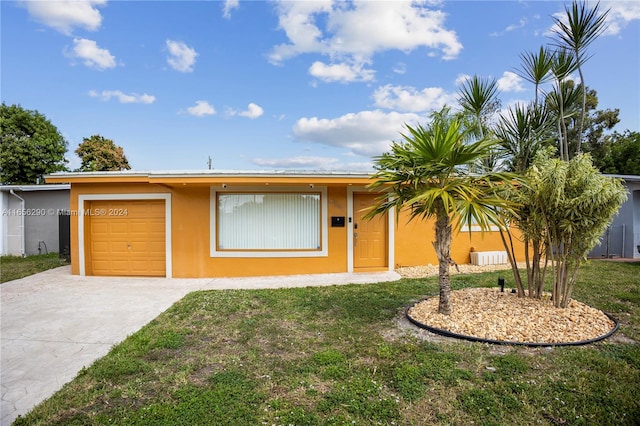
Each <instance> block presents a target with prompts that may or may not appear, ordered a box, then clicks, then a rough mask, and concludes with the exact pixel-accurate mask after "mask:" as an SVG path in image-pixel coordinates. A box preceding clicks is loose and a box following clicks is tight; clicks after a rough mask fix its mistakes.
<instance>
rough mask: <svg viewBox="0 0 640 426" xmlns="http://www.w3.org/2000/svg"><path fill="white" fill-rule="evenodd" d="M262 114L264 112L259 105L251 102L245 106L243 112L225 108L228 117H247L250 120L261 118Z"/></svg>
mask: <svg viewBox="0 0 640 426" xmlns="http://www.w3.org/2000/svg"><path fill="white" fill-rule="evenodd" d="M262 114H264V110H263V109H262V107H261V106H260V105H257V104H254V103H253V102H251V103H250V104H249V105H247V109H246V110H244V111H238V110H235V109H233V108H227V110H226V115H227V116H229V117H233V116H235V115H240V116H242V117H248V118H250V119H252V120H253V119H255V118H258V117H261V116H262Z"/></svg>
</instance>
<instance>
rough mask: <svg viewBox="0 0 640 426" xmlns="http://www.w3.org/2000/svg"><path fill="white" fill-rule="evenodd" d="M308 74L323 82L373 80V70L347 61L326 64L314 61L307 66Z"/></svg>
mask: <svg viewBox="0 0 640 426" xmlns="http://www.w3.org/2000/svg"><path fill="white" fill-rule="evenodd" d="M309 74H311V75H312V76H314V77H316V78H319V79H320V80H322V81H325V82H340V83H349V82H353V81H373V79H374V77H375V71H374V70H371V69H363V64H354V65H349V64H347V63H341V64H331V65H327V64H325V63H323V62H320V61H316V62H314V63H313V65H311V67H310V68H309Z"/></svg>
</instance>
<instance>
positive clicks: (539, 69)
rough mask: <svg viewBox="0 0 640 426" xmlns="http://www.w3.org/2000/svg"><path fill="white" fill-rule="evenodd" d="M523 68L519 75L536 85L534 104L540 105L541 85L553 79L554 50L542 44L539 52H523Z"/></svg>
mask: <svg viewBox="0 0 640 426" xmlns="http://www.w3.org/2000/svg"><path fill="white" fill-rule="evenodd" d="M520 59H521V60H522V69H521V70H519V71H520V72H518V75H519V76H520V77H522V78H524V79H525V80H527V81H528V82H530V83H533V84H534V85H535V100H534V102H533V103H534V105H538V98H539V93H540V85H541V84H544V83H547V82H549V81H551V80H552V78H553V75H552V74H551V67H552V66H553V52H552V51H551V50H549V49H548V48H546V47H544V46H540V50H539V51H538V53H532V52H527V53H522V54H520Z"/></svg>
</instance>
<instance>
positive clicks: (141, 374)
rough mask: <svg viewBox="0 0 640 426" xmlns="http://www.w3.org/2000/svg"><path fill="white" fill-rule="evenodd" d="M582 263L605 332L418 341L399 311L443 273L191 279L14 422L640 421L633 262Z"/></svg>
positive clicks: (463, 279)
mask: <svg viewBox="0 0 640 426" xmlns="http://www.w3.org/2000/svg"><path fill="white" fill-rule="evenodd" d="M500 275H501V276H503V277H506V278H507V283H509V282H510V281H511V282H513V280H512V279H510V276H509V275H508V274H505V272H504V271H503V272H501V273H500ZM497 277H498V272H496V273H485V274H477V275H459V276H454V277H453V278H452V280H453V287H454V289H457V288H462V287H470V286H493V285H496V282H497ZM580 277H581V278H580V283H579V284H578V286H577V288H576V291H575V297H576V298H577V299H579V300H581V301H584V302H586V303H589V304H591V305H593V306H595V307H598V308H601V309H603V310H605V311H607V312H609V313H611V314H613V315H614V316H616V317H617V318H619V319H620V322H621V329H620V331H619V332H618V335H617V336H614V338H613V339H610V341H608V342H603V343H598V344H593V345H589V346H583V347H563V348H536V349H531V348H522V347H507V346H490V345H485V344H478V343H466V342H461V341H451V342H440V343H436V342H429V341H423V340H420V339H419V338H417V337H416V334H415V333H413V332H411V331H408V329H407V328H403V327H400V326H399V325H398V319H399V318H401V317H402V313H403V310H404V308H405V307H406V306H408V305H409V304H411V303H412V302H414V301H417V300H419V299H421V298H422V297H424V296H426V295H436V294H437V278H428V279H423V280H409V279H404V280H401V281H399V282H394V283H382V284H372V285H350V286H335V287H321V288H305V289H286V290H261V291H203V292H196V293H191V294H189V295H188V296H186V297H185V298H184V299H183V300H182V301H180V302H178V303H176V304H175V305H174V306H173V307H172V308H170V309H169V310H167V311H166V312H165V313H163V314H162V315H160V316H159V317H158V318H156V319H155V320H154V321H152V322H151V323H150V324H148V325H147V326H145V327H144V328H143V329H142V330H140V331H139V332H138V333H136V334H134V335H132V336H130V337H129V338H128V339H126V340H125V341H124V342H123V343H122V344H120V345H118V346H116V347H114V348H113V350H112V351H111V352H110V353H109V354H108V355H107V356H105V357H104V358H102V359H100V360H99V361H97V362H96V363H94V364H93V365H92V366H91V367H89V368H87V369H85V370H83V371H82V372H81V373H80V374H79V375H78V377H77V378H76V379H75V380H73V381H72V382H71V383H69V384H67V385H65V386H64V387H63V389H62V390H61V391H59V392H58V393H56V394H55V395H54V396H53V397H52V398H50V399H49V400H48V401H46V402H44V403H43V404H41V405H40V406H38V407H37V408H36V409H35V410H34V411H33V412H32V413H30V415H28V416H27V417H25V418H19V419H18V420H17V421H16V423H17V424H18V425H45V424H46V425H51V424H68V425H72V424H73V425H93V424H117V425H263V424H264V425H354V424H355V425H375V424H379V425H393V424H395V425H428V424H442V425H467V424H484V425H505V424H543V425H545V424H547V425H554V424H584V425H593V424H597V425H625V424H627V425H632V424H637V421H638V419H639V418H640V386H639V383H640V345H639V344H636V343H631V342H629V341H623V339H621V338H620V337H621V335H624V336H626V337H627V338H632V339H636V340H640V264H639V263H635V264H623V263H612V262H603V261H597V262H596V261H594V262H591V263H590V264H588V265H586V266H585V267H584V268H583V269H582V270H581V273H580Z"/></svg>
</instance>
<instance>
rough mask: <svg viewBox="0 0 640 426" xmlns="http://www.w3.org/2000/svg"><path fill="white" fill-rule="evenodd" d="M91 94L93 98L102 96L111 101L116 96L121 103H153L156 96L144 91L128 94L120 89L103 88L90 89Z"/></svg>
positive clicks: (102, 98) (101, 97)
mask: <svg viewBox="0 0 640 426" xmlns="http://www.w3.org/2000/svg"><path fill="white" fill-rule="evenodd" d="M89 96H91V97H92V98H100V99H101V100H103V101H109V100H111V98H116V99H117V100H118V101H119V102H120V103H121V104H152V103H154V102H155V100H156V97H155V96H152V95H147V94H146V93H143V94H142V95H140V94H138V93H131V94H126V93H123V92H121V91H120V90H103V91H102V92H97V91H95V90H91V91H89Z"/></svg>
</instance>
